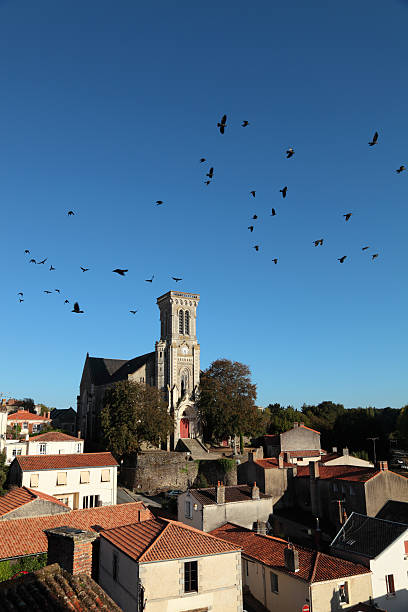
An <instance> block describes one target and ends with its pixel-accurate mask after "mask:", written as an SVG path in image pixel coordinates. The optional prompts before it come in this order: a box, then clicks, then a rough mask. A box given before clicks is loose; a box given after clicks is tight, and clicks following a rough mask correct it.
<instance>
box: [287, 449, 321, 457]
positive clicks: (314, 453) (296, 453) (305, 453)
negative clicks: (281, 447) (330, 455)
mask: <svg viewBox="0 0 408 612" xmlns="http://www.w3.org/2000/svg"><path fill="white" fill-rule="evenodd" d="M288 452H289V453H290V456H291V457H321V453H320V451H319V450H291V451H288Z"/></svg>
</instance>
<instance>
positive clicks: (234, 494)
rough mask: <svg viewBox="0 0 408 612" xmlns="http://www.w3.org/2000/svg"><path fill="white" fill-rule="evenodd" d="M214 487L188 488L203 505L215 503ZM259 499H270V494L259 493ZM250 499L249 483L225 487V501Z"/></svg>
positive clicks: (250, 488)
mask: <svg viewBox="0 0 408 612" xmlns="http://www.w3.org/2000/svg"><path fill="white" fill-rule="evenodd" d="M215 491H216V487H208V488H206V489H190V493H191V495H193V496H194V497H195V499H196V500H197V501H199V502H200V503H201V504H203V506H207V505H209V504H216V503H217V501H216V492H215ZM259 496H260V498H261V499H270V498H271V496H270V495H265V493H260V494H259ZM250 500H252V487H250V486H249V485H234V486H229V487H225V503H231V502H243V501H250Z"/></svg>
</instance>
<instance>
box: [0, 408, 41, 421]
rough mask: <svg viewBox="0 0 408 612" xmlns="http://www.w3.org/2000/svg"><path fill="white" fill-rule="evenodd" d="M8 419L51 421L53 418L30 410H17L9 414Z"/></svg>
mask: <svg viewBox="0 0 408 612" xmlns="http://www.w3.org/2000/svg"><path fill="white" fill-rule="evenodd" d="M7 420H8V421H10V422H12V421H23V422H25V421H41V423H44V422H45V421H47V423H48V422H50V421H51V419H49V418H48V417H43V416H40V415H39V414H34V413H33V412H29V411H28V410H17V412H12V413H11V414H9V415H8V417H7Z"/></svg>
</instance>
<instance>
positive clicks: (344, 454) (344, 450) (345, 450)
mask: <svg viewBox="0 0 408 612" xmlns="http://www.w3.org/2000/svg"><path fill="white" fill-rule="evenodd" d="M348 456H349V449H348V448H347V446H346V448H343V457H348Z"/></svg>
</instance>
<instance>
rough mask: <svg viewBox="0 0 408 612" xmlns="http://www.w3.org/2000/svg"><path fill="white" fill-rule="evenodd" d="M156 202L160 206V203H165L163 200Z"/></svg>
mask: <svg viewBox="0 0 408 612" xmlns="http://www.w3.org/2000/svg"><path fill="white" fill-rule="evenodd" d="M156 204H157V206H160V204H164V202H163V200H156Z"/></svg>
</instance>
